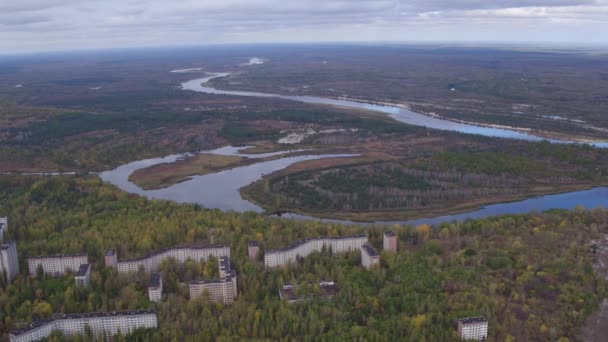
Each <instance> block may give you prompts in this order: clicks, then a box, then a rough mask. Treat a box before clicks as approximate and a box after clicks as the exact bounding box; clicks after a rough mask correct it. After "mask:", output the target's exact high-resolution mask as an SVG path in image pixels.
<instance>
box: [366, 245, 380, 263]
mask: <svg viewBox="0 0 608 342" xmlns="http://www.w3.org/2000/svg"><path fill="white" fill-rule="evenodd" d="M377 265H380V254H378V252H377V251H376V249H375V248H374V247H373V246H372V245H370V244H364V245H362V246H361V266H363V267H365V268H367V269H370V268H372V267H374V266H377Z"/></svg>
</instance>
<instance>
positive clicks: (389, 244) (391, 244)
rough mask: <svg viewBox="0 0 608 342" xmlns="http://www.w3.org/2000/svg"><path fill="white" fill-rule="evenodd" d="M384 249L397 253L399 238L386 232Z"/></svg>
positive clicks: (383, 242) (383, 240) (383, 243)
mask: <svg viewBox="0 0 608 342" xmlns="http://www.w3.org/2000/svg"><path fill="white" fill-rule="evenodd" d="M382 249H383V250H385V251H391V252H397V236H396V235H395V233H393V232H384V237H383V239H382Z"/></svg>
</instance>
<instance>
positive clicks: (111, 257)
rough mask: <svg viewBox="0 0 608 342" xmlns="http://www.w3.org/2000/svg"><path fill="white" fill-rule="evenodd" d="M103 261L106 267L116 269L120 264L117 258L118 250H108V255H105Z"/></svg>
mask: <svg viewBox="0 0 608 342" xmlns="http://www.w3.org/2000/svg"><path fill="white" fill-rule="evenodd" d="M103 261H104V264H105V265H106V267H114V268H115V267H116V264H117V263H118V260H117V258H116V250H114V249H108V250H107V251H106V255H104V257H103Z"/></svg>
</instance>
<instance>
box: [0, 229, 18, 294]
mask: <svg viewBox="0 0 608 342" xmlns="http://www.w3.org/2000/svg"><path fill="white" fill-rule="evenodd" d="M0 273H1V274H2V276H4V277H6V278H5V279H6V281H7V282H9V283H10V282H11V281H13V279H15V277H16V276H17V274H19V258H18V256H17V243H16V242H15V241H12V240H9V241H6V242H4V243H2V244H1V245H0Z"/></svg>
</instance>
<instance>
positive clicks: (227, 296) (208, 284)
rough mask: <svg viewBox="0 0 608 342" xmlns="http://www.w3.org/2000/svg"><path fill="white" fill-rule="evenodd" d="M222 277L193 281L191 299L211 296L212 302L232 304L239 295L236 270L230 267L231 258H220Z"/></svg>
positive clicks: (190, 285) (190, 287)
mask: <svg viewBox="0 0 608 342" xmlns="http://www.w3.org/2000/svg"><path fill="white" fill-rule="evenodd" d="M219 270H220V279H212V280H199V281H192V282H190V284H188V287H189V289H190V299H191V300H192V299H197V298H200V297H202V296H203V295H205V294H206V295H208V296H209V301H210V302H212V303H222V304H231V303H232V302H234V298H236V295H237V286H236V285H237V284H236V272H235V271H234V270H233V269H231V268H230V258H228V257H226V256H223V257H221V258H220V260H219Z"/></svg>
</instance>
